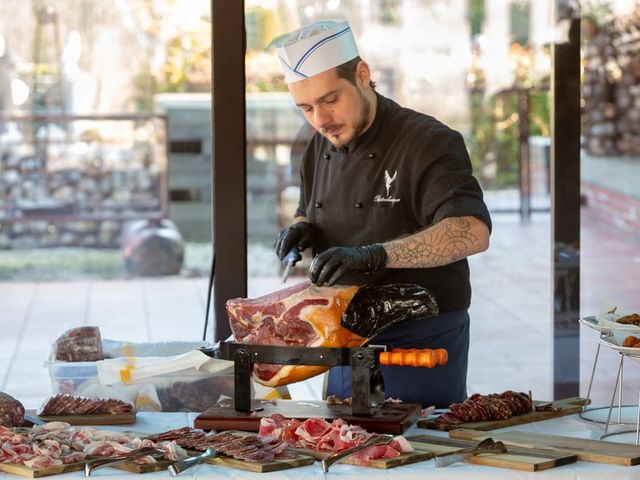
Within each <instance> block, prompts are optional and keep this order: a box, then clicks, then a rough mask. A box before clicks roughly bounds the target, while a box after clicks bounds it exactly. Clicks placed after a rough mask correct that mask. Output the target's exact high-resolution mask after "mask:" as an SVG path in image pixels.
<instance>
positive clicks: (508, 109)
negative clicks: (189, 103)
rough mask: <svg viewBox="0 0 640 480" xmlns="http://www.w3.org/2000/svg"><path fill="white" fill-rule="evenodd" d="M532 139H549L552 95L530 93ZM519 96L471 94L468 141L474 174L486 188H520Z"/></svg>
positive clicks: (478, 92) (512, 93) (514, 94)
mask: <svg viewBox="0 0 640 480" xmlns="http://www.w3.org/2000/svg"><path fill="white" fill-rule="evenodd" d="M529 95H530V96H529V136H532V135H543V136H549V133H550V127H549V121H550V120H549V118H550V110H549V93H548V92H547V91H530V93H529ZM519 123H520V118H519V116H518V94H517V91H515V90H514V91H509V92H503V93H500V94H498V95H495V96H493V97H491V98H489V99H485V95H484V92H482V91H474V92H472V93H471V138H470V139H469V141H468V142H467V144H468V147H469V151H470V155H471V162H472V165H473V169H474V173H475V175H476V176H477V177H478V178H479V180H480V182H481V183H482V185H483V187H484V188H487V189H501V188H509V187H515V186H517V185H518V164H519V158H520V146H519Z"/></svg>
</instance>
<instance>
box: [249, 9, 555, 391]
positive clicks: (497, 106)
mask: <svg viewBox="0 0 640 480" xmlns="http://www.w3.org/2000/svg"><path fill="white" fill-rule="evenodd" d="M369 3H371V5H370V4H369ZM245 4H246V6H247V10H246V11H247V18H250V19H251V20H250V23H249V22H248V23H247V28H248V29H249V31H248V33H247V35H248V37H249V38H257V37H259V36H260V35H259V34H258V32H265V31H266V30H267V29H268V28H271V29H272V30H271V32H272V38H274V37H276V36H278V35H282V34H284V33H286V32H288V31H292V30H294V29H296V28H299V27H300V26H301V25H303V24H307V23H311V22H313V21H315V20H319V19H324V18H331V19H348V20H349V22H350V25H351V27H352V30H353V31H354V34H355V37H356V41H357V43H358V48H359V52H360V55H361V57H362V58H363V59H364V60H365V61H367V62H368V64H369V65H370V67H371V70H372V74H373V79H374V80H375V81H376V82H377V84H378V91H379V92H380V93H381V94H383V95H386V96H389V97H391V98H393V99H394V100H395V101H396V102H398V103H400V104H401V105H403V106H405V107H409V108H412V109H414V110H417V111H420V112H424V113H426V114H429V115H433V116H435V117H436V118H438V119H439V120H441V121H443V122H444V123H446V124H448V125H449V126H451V127H452V128H455V129H457V130H458V131H460V132H461V133H462V134H463V136H464V138H465V142H466V145H467V148H468V150H469V151H470V154H471V158H472V163H473V168H474V172H475V175H476V177H477V178H478V179H479V181H480V182H481V184H482V186H483V189H484V193H485V199H486V202H487V204H488V205H489V207H490V209H491V211H492V215H493V222H494V230H493V234H492V246H491V247H490V250H489V251H488V252H486V253H483V254H480V255H477V256H474V257H472V258H471V259H470V263H471V278H472V285H473V300H472V307H471V310H470V312H471V317H472V323H471V325H472V327H471V329H472V341H471V360H470V367H469V382H468V383H469V385H468V386H469V393H473V392H482V393H489V392H496V391H500V392H501V391H503V390H506V389H508V388H510V389H517V390H522V391H529V390H533V392H534V395H535V397H536V398H551V395H552V383H553V382H552V378H551V372H552V369H551V358H552V357H551V350H550V342H549V339H550V338H551V318H550V315H551V306H550V304H551V299H550V295H551V287H550V282H551V279H550V255H549V251H550V245H549V242H550V224H549V213H548V210H549V194H550V192H549V155H550V141H549V136H550V120H549V111H550V109H549V91H548V89H549V75H550V68H551V67H550V48H549V45H548V44H546V43H545V42H548V38H549V37H548V35H546V33H547V32H548V24H547V23H548V22H547V23H545V22H542V21H538V22H537V23H536V22H531V24H530V23H528V22H525V21H524V20H526V19H525V17H526V16H527V15H531V16H532V17H535V16H536V15H538V17H542V18H545V19H546V18H548V17H549V15H548V12H549V10H550V6H549V2H531V3H529V2H512V3H505V2H480V1H470V2H467V1H463V0H457V1H449V0H423V1H414V2H401V1H376V2H364V3H363V2H356V1H348V0H341V1H333V0H332V1H326V2H325V1H322V2H316V1H314V2H311V1H302V0H301V1H298V2H294V3H288V2H258V1H257V0H256V1H248V2H246V3H245ZM409 4H410V7H411V10H410V12H411V14H410V15H408V14H407V12H408V10H407V8H408V5H409ZM372 7H373V8H372ZM512 13H513V15H512ZM258 18H260V19H262V20H261V21H259V22H258V21H257V20H256V19H258ZM251 30H254V31H251ZM425 32H429V34H428V35H425ZM452 32H455V34H452ZM269 41H270V40H269V39H268V38H265V39H264V40H263V42H262V44H261V45H260V47H259V48H256V49H254V48H253V47H251V45H252V44H251V43H249V45H250V48H249V49H248V52H247V57H246V58H247V90H248V91H249V92H251V93H250V95H248V97H247V125H248V127H247V135H248V142H249V153H248V158H247V162H248V188H249V192H248V202H249V208H248V215H249V220H248V227H249V294H250V296H251V295H257V294H260V293H265V292H268V291H272V290H277V289H279V288H281V285H280V283H279V282H280V279H279V277H280V275H281V273H282V266H281V265H278V262H277V261H276V259H275V255H274V253H273V246H272V245H273V240H274V239H275V236H276V235H277V232H278V231H279V230H280V229H281V228H283V227H284V226H285V225H287V224H289V223H290V222H291V221H292V219H293V213H294V211H295V207H296V204H297V200H298V195H299V180H298V169H299V162H300V154H301V152H302V151H303V148H304V147H303V146H304V144H305V140H306V139H308V138H309V135H310V134H311V133H313V130H312V129H311V128H310V127H309V126H308V125H306V124H305V122H304V119H303V117H302V116H301V115H300V112H299V111H297V110H296V108H295V106H294V105H293V104H292V102H291V100H290V99H289V97H288V93H287V89H286V86H285V85H284V84H282V83H281V82H282V80H281V72H280V71H279V65H278V62H277V58H276V56H275V53H274V52H273V51H269V50H264V46H266V45H267V44H268V42H269ZM266 105H268V106H269V107H268V108H270V110H269V113H268V114H264V115H263V110H262V109H264V108H267V107H266ZM285 122H286V123H285ZM523 123H524V124H525V125H526V126H527V128H526V129H523V128H521V125H522V124H523ZM523 245H526V248H523ZM308 260H309V259H306V261H305V262H303V263H302V264H298V266H297V267H296V270H295V274H296V275H297V278H294V279H293V280H290V282H291V281H294V282H295V281H299V280H303V279H304V277H305V275H306V273H307V269H308V265H309V263H308ZM522 332H526V334H524V336H523V337H522V340H516V337H519V336H520V335H521V333H522ZM525 337H526V340H524V338H525Z"/></svg>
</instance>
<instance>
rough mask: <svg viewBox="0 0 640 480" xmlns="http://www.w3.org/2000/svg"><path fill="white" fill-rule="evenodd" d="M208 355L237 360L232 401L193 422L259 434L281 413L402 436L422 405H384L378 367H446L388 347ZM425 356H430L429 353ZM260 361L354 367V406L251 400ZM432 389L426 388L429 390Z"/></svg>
mask: <svg viewBox="0 0 640 480" xmlns="http://www.w3.org/2000/svg"><path fill="white" fill-rule="evenodd" d="M201 351H202V352H203V353H205V354H206V355H209V356H210V357H215V358H222V359H225V360H233V362H234V398H233V405H232V400H221V401H219V402H218V403H216V404H215V405H213V406H212V407H210V408H209V409H207V410H205V411H204V412H203V413H202V414H200V415H199V416H198V417H197V418H196V419H195V422H194V426H195V427H196V428H202V429H205V430H210V429H215V430H229V429H234V430H249V431H258V430H259V428H260V419H261V418H263V417H269V416H270V415H271V414H273V413H279V414H281V415H284V416H285V417H288V418H298V419H301V420H304V419H306V418H325V419H327V420H329V421H330V420H331V419H334V418H343V419H344V420H346V421H347V422H349V423H353V424H357V425H361V426H362V427H364V428H366V429H367V430H369V431H374V432H379V433H391V434H400V433H402V432H404V431H405V430H406V429H407V428H408V427H409V426H410V425H411V423H412V422H413V421H414V420H415V419H416V418H417V417H418V416H419V414H420V410H421V406H420V405H418V404H413V403H386V402H385V394H384V382H383V378H382V374H381V373H380V368H379V367H380V364H383V365H402V366H412V367H420V366H429V367H431V366H435V365H437V364H440V365H442V364H444V363H446V352H444V351H442V352H444V357H442V356H440V357H436V358H437V360H436V361H435V363H434V360H431V361H430V363H429V364H428V362H426V360H424V359H425V355H427V354H428V355H430V357H429V358H431V359H433V358H434V352H437V351H434V350H400V349H394V350H393V351H388V350H387V347H385V346H380V345H370V346H366V347H352V348H330V347H292V346H273V345H248V344H241V343H235V342H221V343H220V344H219V346H218V347H216V348H212V349H201ZM425 352H426V353H425ZM256 363H265V364H277V365H317V366H326V367H335V366H348V365H350V366H351V379H352V386H353V392H352V404H351V407H349V406H348V405H344V404H339V405H328V404H327V403H326V402H319V401H293V400H278V401H277V402H272V401H271V400H259V399H253V400H252V398H251V376H252V373H253V366H254V364H256ZM427 388H428V387H427Z"/></svg>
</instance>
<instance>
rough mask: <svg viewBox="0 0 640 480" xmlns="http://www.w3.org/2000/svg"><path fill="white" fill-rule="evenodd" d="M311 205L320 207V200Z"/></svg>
mask: <svg viewBox="0 0 640 480" xmlns="http://www.w3.org/2000/svg"><path fill="white" fill-rule="evenodd" d="M313 206H314V207H316V208H322V204H321V203H320V202H316V203H314V204H313Z"/></svg>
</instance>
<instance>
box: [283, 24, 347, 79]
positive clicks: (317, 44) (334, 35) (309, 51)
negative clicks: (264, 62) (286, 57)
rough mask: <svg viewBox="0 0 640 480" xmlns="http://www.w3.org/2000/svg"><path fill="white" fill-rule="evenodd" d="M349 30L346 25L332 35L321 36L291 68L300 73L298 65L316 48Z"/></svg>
mask: <svg viewBox="0 0 640 480" xmlns="http://www.w3.org/2000/svg"><path fill="white" fill-rule="evenodd" d="M349 30H351V27H347V28H345V29H344V30H340V31H339V32H336V33H334V34H333V35H330V36H328V37H327V38H323V39H322V40H320V41H319V42H318V43H316V44H315V45H313V46H312V47H311V48H310V49H309V50H307V52H306V53H305V54H304V55H303V56H302V58H300V60H299V61H298V63H297V64H296V66H295V68H293V69H292V70H293V71H294V72H295V73H300V72H298V69H299V68H300V66H301V65H302V63H303V62H304V61H305V60H306V59H307V58H309V56H310V55H311V54H312V53H313V52H314V51H316V50H317V49H318V48H320V47H321V46H322V45H323V44H325V43H327V42H329V41H331V40H333V39H334V38H337V37H340V36H342V35H345V34H346V33H347V32H348V31H349Z"/></svg>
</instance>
